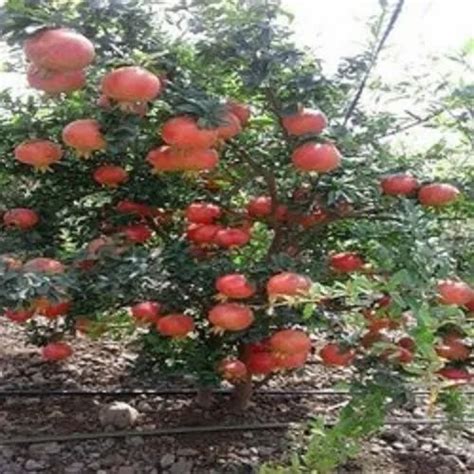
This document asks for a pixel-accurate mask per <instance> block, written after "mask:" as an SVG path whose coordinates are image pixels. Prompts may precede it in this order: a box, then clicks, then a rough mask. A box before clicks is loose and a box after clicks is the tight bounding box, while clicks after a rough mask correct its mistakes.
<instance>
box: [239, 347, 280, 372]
mask: <svg viewBox="0 0 474 474" xmlns="http://www.w3.org/2000/svg"><path fill="white" fill-rule="evenodd" d="M245 365H246V366H247V370H248V372H249V373H250V374H252V375H268V374H270V373H272V372H273V371H274V370H275V369H276V368H277V360H276V358H275V356H274V355H273V354H272V353H270V352H253V353H250V354H249V355H248V356H247V357H246V358H245Z"/></svg>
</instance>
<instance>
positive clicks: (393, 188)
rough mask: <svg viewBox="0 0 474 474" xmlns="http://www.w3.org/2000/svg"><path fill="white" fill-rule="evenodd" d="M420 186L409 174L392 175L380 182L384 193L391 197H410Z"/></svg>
mask: <svg viewBox="0 0 474 474" xmlns="http://www.w3.org/2000/svg"><path fill="white" fill-rule="evenodd" d="M418 185H419V183H418V180H417V179H416V178H415V177H414V176H412V175H411V174H408V173H397V174H391V175H389V176H386V177H385V178H383V179H382V180H381V181H380V186H381V188H382V191H383V192H384V194H388V195H390V196H408V195H410V194H412V193H413V192H414V191H415V189H417V188H418Z"/></svg>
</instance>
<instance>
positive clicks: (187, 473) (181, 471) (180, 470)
mask: <svg viewBox="0 0 474 474" xmlns="http://www.w3.org/2000/svg"><path fill="white" fill-rule="evenodd" d="M192 468H193V463H192V461H189V460H186V459H184V458H179V459H178V462H175V463H174V464H173V465H172V466H171V467H170V471H169V472H170V474H191V472H192Z"/></svg>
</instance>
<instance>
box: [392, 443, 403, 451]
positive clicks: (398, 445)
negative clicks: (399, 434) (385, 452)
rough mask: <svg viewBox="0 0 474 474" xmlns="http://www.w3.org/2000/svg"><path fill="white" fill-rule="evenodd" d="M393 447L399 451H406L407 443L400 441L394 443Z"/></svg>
mask: <svg viewBox="0 0 474 474" xmlns="http://www.w3.org/2000/svg"><path fill="white" fill-rule="evenodd" d="M393 447H394V448H395V449H398V450H399V451H405V445H404V444H403V443H400V441H397V442H395V443H393Z"/></svg>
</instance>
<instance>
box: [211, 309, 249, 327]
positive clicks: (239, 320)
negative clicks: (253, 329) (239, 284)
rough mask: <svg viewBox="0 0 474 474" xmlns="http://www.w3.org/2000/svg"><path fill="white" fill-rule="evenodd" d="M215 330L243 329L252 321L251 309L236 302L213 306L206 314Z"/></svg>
mask: <svg viewBox="0 0 474 474" xmlns="http://www.w3.org/2000/svg"><path fill="white" fill-rule="evenodd" d="M208 319H209V321H210V323H211V324H212V325H213V326H214V330H215V331H216V332H225V331H243V330H244V329H247V328H248V327H250V326H251V325H252V323H253V321H254V315H253V312H252V310H251V309H250V308H249V307H248V306H244V305H242V304H237V303H221V304H218V305H216V306H214V307H213V308H212V309H211V310H210V311H209V314H208Z"/></svg>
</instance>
